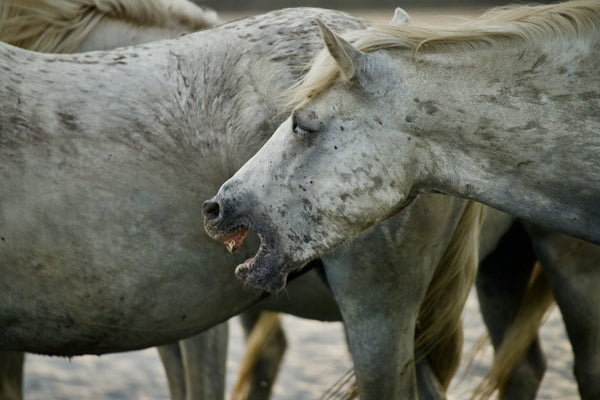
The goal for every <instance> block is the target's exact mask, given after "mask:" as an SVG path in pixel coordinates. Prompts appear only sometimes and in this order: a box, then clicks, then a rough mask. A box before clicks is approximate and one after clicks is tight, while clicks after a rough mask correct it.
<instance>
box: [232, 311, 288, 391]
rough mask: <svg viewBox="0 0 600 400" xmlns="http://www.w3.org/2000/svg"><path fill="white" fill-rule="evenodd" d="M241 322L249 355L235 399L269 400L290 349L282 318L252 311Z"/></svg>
mask: <svg viewBox="0 0 600 400" xmlns="http://www.w3.org/2000/svg"><path fill="white" fill-rule="evenodd" d="M240 321H241V323H242V327H243V329H244V334H245V336H246V352H245V354H244V358H243V360H242V363H241V366H240V373H239V375H238V380H237V382H236V383H235V385H234V391H233V395H232V399H233V400H264V399H268V398H269V397H270V395H271V390H272V387H273V384H274V383H275V378H276V377H277V372H278V371H279V366H280V364H281V360H282V358H283V355H284V353H285V350H286V348H287V341H286V338H285V333H284V331H283V327H282V326H281V323H280V320H279V315H278V314H277V313H273V312H266V311H260V310H256V309H250V310H247V311H245V312H243V313H242V314H240Z"/></svg>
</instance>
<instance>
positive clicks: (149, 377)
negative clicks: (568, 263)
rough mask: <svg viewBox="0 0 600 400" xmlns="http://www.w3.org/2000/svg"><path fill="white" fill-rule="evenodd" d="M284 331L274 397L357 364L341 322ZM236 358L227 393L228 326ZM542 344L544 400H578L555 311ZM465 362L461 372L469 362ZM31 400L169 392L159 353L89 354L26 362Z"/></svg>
mask: <svg viewBox="0 0 600 400" xmlns="http://www.w3.org/2000/svg"><path fill="white" fill-rule="evenodd" d="M283 322H284V327H285V329H286V332H287V336H288V339H289V350H288V352H287V353H286V355H285V358H284V361H283V367H282V369H281V371H280V374H279V376H278V379H277V382H276V386H275V394H274V396H273V398H274V399H278V400H301V399H305V400H312V399H318V398H319V397H320V396H321V395H322V394H323V393H325V392H326V391H327V389H329V388H330V386H332V385H333V384H334V383H335V382H336V381H337V380H338V379H339V378H341V377H342V376H343V375H344V374H345V373H346V371H348V369H349V368H350V366H351V362H350V358H349V355H348V352H347V349H346V344H345V340H344V336H343V332H342V325H341V324H339V323H321V322H316V321H308V320H302V319H299V318H295V317H289V316H286V317H284V319H283ZM464 323H465V346H464V351H465V353H467V352H468V351H469V350H470V348H471V346H472V345H473V343H474V342H475V341H476V340H477V339H478V338H479V336H480V335H481V334H482V333H483V331H484V328H483V325H482V322H481V317H480V315H479V308H478V303H477V300H476V298H475V296H474V295H473V293H472V294H471V296H470V298H469V301H468V303H467V307H466V308H465V312H464ZM230 327H231V329H230V337H231V338H230V354H229V357H228V362H227V386H228V393H229V392H230V390H231V385H232V382H233V380H234V379H235V376H236V372H237V368H238V360H239V359H240V357H241V354H242V350H243V338H242V333H241V328H240V324H239V323H238V321H237V320H235V319H234V320H233V321H232V322H231V324H230ZM542 344H543V347H544V350H545V353H546V356H547V358H548V371H547V372H546V375H545V377H544V381H543V383H542V387H541V389H540V392H539V395H538V398H539V399H545V400H550V399H561V400H575V399H578V398H579V396H578V395H577V387H576V384H575V380H574V378H573V374H572V372H571V371H572V366H573V356H572V353H571V346H570V344H569V341H568V340H567V338H566V335H565V331H564V327H563V323H562V319H561V317H560V314H559V313H558V312H557V311H556V310H555V311H554V312H553V313H552V315H551V316H550V318H549V319H548V321H547V322H546V323H545V325H544V327H543V329H542ZM465 361H466V360H465V358H463V368H464V364H465ZM490 362H491V349H490V348H489V346H488V348H487V349H486V350H485V351H484V352H483V353H480V354H479V355H478V357H477V358H476V360H475V362H474V363H473V365H472V367H471V369H470V370H469V371H467V372H466V374H465V371H464V370H463V369H462V368H461V370H460V371H459V372H458V374H457V375H456V377H455V379H454V381H453V383H452V386H451V388H450V392H449V399H453V400H463V399H468V398H469V393H471V391H472V389H473V388H474V387H475V385H476V384H477V383H478V382H479V379H480V378H481V377H482V376H483V374H484V373H485V371H487V368H488V366H489V364H490ZM25 371H26V372H25V396H26V399H27V400H75V399H77V400H79V399H81V400H130V399H133V400H138V399H139V400H159V399H161V400H164V399H168V389H167V384H166V379H165V376H164V373H163V369H162V364H161V362H160V359H159V357H158V353H157V351H156V349H147V350H144V351H137V352H129V353H120V354H110V355H105V356H101V357H97V356H83V357H76V358H73V359H71V360H67V359H62V358H56V357H44V356H29V355H28V357H27V362H26V367H25Z"/></svg>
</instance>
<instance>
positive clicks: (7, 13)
mask: <svg viewBox="0 0 600 400" xmlns="http://www.w3.org/2000/svg"><path fill="white" fill-rule="evenodd" d="M103 18H114V19H119V20H123V21H128V22H131V23H133V24H135V25H138V26H153V27H162V28H171V29H173V28H178V29H179V28H181V29H184V31H185V32H193V31H197V30H200V29H204V28H208V27H210V26H213V25H215V24H217V23H218V22H219V19H218V17H217V14H216V12H215V11H213V10H211V9H208V8H201V7H199V6H196V5H195V4H194V3H191V2H190V1H188V0H171V1H168V2H165V1H163V0H143V1H142V0H140V1H131V0H2V1H0V40H1V41H3V42H6V43H8V44H12V45H13V46H17V47H21V48H24V49H29V50H34V51H41V52H47V53H72V52H74V51H75V49H77V47H78V46H79V45H80V44H81V43H82V42H83V41H84V40H85V39H86V38H87V37H88V35H89V34H90V33H91V32H92V31H93V30H94V28H95V27H96V26H97V25H98V23H99V22H100V21H101V20H102V19H103Z"/></svg>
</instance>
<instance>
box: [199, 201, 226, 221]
mask: <svg viewBox="0 0 600 400" xmlns="http://www.w3.org/2000/svg"><path fill="white" fill-rule="evenodd" d="M202 212H203V213H204V218H206V219H215V218H217V217H218V216H219V213H220V212H221V207H219V203H217V202H216V201H212V200H207V201H205V202H204V204H203V205H202Z"/></svg>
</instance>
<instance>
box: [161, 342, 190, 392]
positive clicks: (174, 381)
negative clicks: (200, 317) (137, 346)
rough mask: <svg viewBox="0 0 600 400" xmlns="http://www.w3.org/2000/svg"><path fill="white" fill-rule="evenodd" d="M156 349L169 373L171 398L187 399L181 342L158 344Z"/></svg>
mask: <svg viewBox="0 0 600 400" xmlns="http://www.w3.org/2000/svg"><path fill="white" fill-rule="evenodd" d="M156 349H157V350H158V354H159V355H160V359H161V361H162V364H163V367H164V369H165V373H166V375H167V382H168V384H169V393H170V395H171V400H185V371H184V370H183V359H182V358H181V349H180V347H179V342H175V343H171V344H165V345H163V346H158V347H157V348H156Z"/></svg>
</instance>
